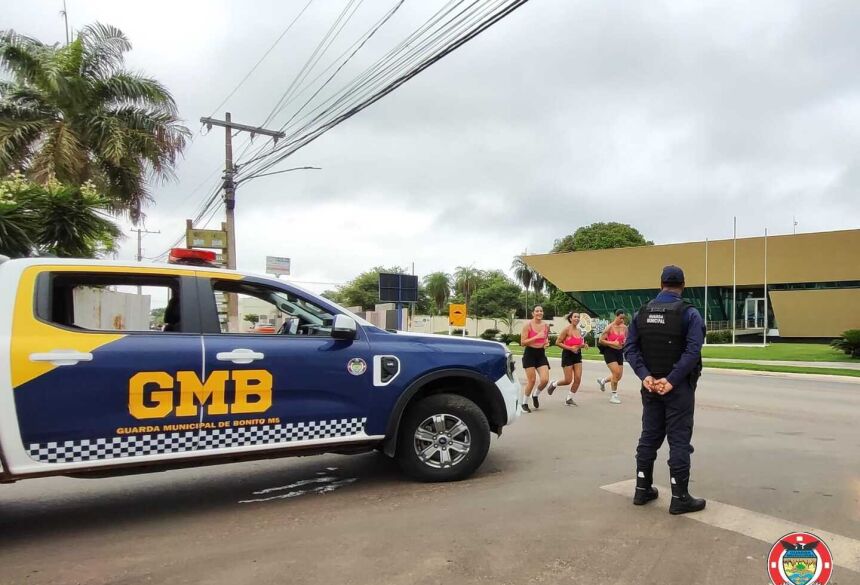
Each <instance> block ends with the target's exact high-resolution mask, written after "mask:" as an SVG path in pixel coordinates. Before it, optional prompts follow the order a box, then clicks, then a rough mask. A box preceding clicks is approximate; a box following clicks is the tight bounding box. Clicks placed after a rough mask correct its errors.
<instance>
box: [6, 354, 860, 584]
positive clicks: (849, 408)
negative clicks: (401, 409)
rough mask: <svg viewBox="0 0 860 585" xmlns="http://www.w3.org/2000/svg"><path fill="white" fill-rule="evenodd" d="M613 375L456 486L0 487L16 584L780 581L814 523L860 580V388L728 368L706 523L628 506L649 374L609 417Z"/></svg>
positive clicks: (839, 580) (376, 461)
mask: <svg viewBox="0 0 860 585" xmlns="http://www.w3.org/2000/svg"><path fill="white" fill-rule="evenodd" d="M556 364H557V361H556ZM553 371H554V372H555V373H559V368H556V369H554V370H553ZM602 371H603V365H602V364H600V363H597V362H592V363H586V364H585V372H586V376H585V378H586V380H585V384H584V385H583V388H582V390H581V391H580V394H579V404H580V406H578V407H566V406H565V405H564V404H563V393H562V392H561V391H558V392H557V394H556V395H555V396H553V397H551V398H549V399H545V400H544V401H543V405H542V407H541V408H540V410H538V411H537V412H534V413H532V414H528V415H524V416H523V417H522V418H521V419H520V420H519V421H518V422H517V424H516V425H514V426H512V427H510V428H508V429H506V430H505V433H504V435H503V436H502V437H501V438H499V439H495V438H494V440H493V445H492V447H491V450H490V454H489V456H488V458H487V460H486V462H485V463H484V465H483V467H482V468H481V469H480V470H479V472H478V474H476V475H475V476H474V477H473V478H472V479H470V480H467V481H463V482H459V483H454V484H418V483H412V482H410V481H408V480H406V479H404V478H403V477H402V476H401V475H400V474H399V472H398V470H397V468H396V467H395V466H394V465H393V464H392V463H391V462H390V461H388V460H387V459H386V458H385V457H384V456H381V455H378V454H365V455H358V456H352V457H347V456H324V457H312V458H303V459H283V460H276V461H265V462H253V463H243V464H232V465H223V466H217V467H208V468H200V469H192V470H181V471H171V472H165V473H156V474H149V475H139V476H130V477H124V478H115V479H99V480H79V479H67V478H51V479H43V480H31V481H28V482H22V483H20V484H15V485H10V486H0V583H2V584H4V585H5V584H13V583H14V584H17V583H27V584H41V583H45V584H48V583H51V584H56V585H59V584H66V583H81V584H107V583H110V584H117V585H119V584H137V583H157V584H161V583H165V584H166V583H170V584H182V583H206V584H231V585H233V584H238V583H255V584H257V583H259V584H270V583H271V584H286V583H289V584H300V583H314V584H316V583H318V584H325V585H330V584H332V583H337V584H348V583H355V584H365V583H367V584H370V583H372V584H382V583H385V584H387V583H392V584H401V583H402V584H412V583H418V584H430V583H445V584H451V583H455V584H460V583H493V584H508V583H511V584H514V583H517V584H519V583H570V584H574V583H576V584H582V583H588V584H589V585H602V584H606V585H609V584H613V585H620V584H627V583H630V584H634V583H635V584H652V583H653V584H657V583H660V584H663V583H677V584H685V585H686V584H707V585H710V584H713V585H716V584H721V585H722V584H725V583H739V584H744V585H746V584H765V583H767V581H768V579H767V576H766V573H765V558H766V556H767V554H768V551H769V550H770V546H771V542H773V541H776V539H777V538H779V537H781V536H783V534H784V533H785V532H788V531H790V530H793V529H794V528H793V527H794V526H797V527H805V526H809V527H814V528H815V529H817V530H820V531H824V532H825V533H826V534H833V535H838V536H834V537H833V538H834V539H838V543H837V546H835V547H833V548H834V557H835V558H834V562H835V563H836V570H835V573H834V578H833V580H831V584H838V585H848V584H860V572H858V571H860V555H858V556H857V557H856V558H850V557H851V556H852V555H853V554H854V552H855V551H860V548H856V549H855V548H852V547H855V546H857V547H860V544H858V541H860V433H858V415H860V384H858V383H856V382H852V381H831V380H826V379H823V378H822V379H821V380H799V379H796V378H790V377H776V376H761V375H739V374H730V373H726V372H722V371H709V372H708V373H707V375H706V376H705V377H704V378H703V380H702V383H701V386H700V389H699V392H698V395H697V400H698V410H697V418H696V429H695V434H694V444H695V447H696V453H695V454H694V459H693V465H694V470H693V483H692V484H691V491H692V492H693V493H694V494H695V495H698V496H701V497H706V498H709V499H710V500H711V501H712V502H714V504H715V505H714V506H713V508H714V509H713V510H711V506H709V510H708V513H709V514H710V515H709V516H703V517H702V518H703V520H702V521H696V520H694V519H693V518H692V517H673V516H670V515H669V514H668V513H667V511H666V509H667V507H668V494H666V493H665V492H661V495H660V498H659V499H658V500H657V501H656V502H654V503H652V504H650V505H648V506H646V507H641V508H640V507H633V506H632V505H631V504H630V501H629V497H628V496H622V495H619V494H618V493H615V492H619V491H620V492H622V493H623V492H625V490H627V489H629V486H627V487H626V486H625V485H624V484H619V483H618V482H623V481H627V480H629V479H630V478H631V477H632V474H633V469H632V468H633V451H634V448H635V444H636V439H637V436H638V430H639V417H640V414H641V405H640V403H639V401H638V397H637V395H636V389H637V384H636V381H635V380H634V379H633V376H632V375H631V374H630V373H629V372H628V374H627V377H626V378H625V380H623V381H622V397H623V403H622V404H621V405H617V406H616V405H611V404H609V403H608V395H605V394H601V393H600V392H599V391H598V390H597V389H596V384H595V383H594V378H595V377H596V376H597V374H598V373H601V372H602ZM665 459H666V454H665V448H664V451H663V452H661V455H660V459H659V461H658V467H657V470H656V473H655V475H656V479H657V482H658V483H659V484H661V485H666V484H667V483H668V477H667V475H668V473H667V471H666V468H665ZM602 486H610V487H608V488H606V489H602ZM613 486H614V487H613ZM619 486H620V487H619ZM717 502H720V503H722V504H725V506H724V507H723V508H722V509H721V508H719V506H718V504H717ZM729 509H730V510H733V512H732V514H734V516H733V520H732V519H730V518H728V517H727V516H726V514H728V512H726V511H725V510H729ZM729 520H732V521H731V522H729ZM720 525H723V526H726V525H731V527H730V528H728V529H727V528H725V527H724V528H720V527H718V526H720ZM774 526H776V528H774ZM782 526H785V527H787V529H786V530H785V531H784V532H782V533H776V532H779V531H780V530H781V527H782ZM769 531H770V532H774V533H773V535H772V537H771V536H769V533H770V532H769ZM762 534H764V535H762ZM770 539H772V540H771V542H765V541H766V540H770ZM825 540H826V539H825ZM846 551H847V552H846ZM839 554H841V555H842V557H841V558H840V556H839Z"/></svg>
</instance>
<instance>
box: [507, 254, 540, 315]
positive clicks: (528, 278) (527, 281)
mask: <svg viewBox="0 0 860 585" xmlns="http://www.w3.org/2000/svg"><path fill="white" fill-rule="evenodd" d="M511 270H513V271H514V277H515V278H516V279H517V280H518V281H519V282H520V284H522V285H523V288H525V289H526V318H528V315H529V287H531V285H532V280H534V277H535V274H536V273H535V271H534V270H532V269H531V267H530V266H529V265H528V264H526V263H525V262H524V261H523V257H522V256H515V257H514V261H513V262H512V263H511Z"/></svg>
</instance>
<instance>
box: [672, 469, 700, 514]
mask: <svg viewBox="0 0 860 585" xmlns="http://www.w3.org/2000/svg"><path fill="white" fill-rule="evenodd" d="M689 483H690V476H689V475H688V476H686V477H683V478H682V477H677V476H676V477H672V503H671V504H670V505H669V513H670V514H687V513H688V512H698V511H700V510H704V509H705V500H704V499H702V498H694V497H693V496H691V495H690V492H688V491H687V487H688V485H689Z"/></svg>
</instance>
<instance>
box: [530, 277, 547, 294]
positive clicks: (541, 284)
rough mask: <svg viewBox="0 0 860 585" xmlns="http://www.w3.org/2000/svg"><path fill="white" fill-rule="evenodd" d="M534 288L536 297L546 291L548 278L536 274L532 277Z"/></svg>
mask: <svg viewBox="0 0 860 585" xmlns="http://www.w3.org/2000/svg"><path fill="white" fill-rule="evenodd" d="M532 287H534V289H535V296H537V295H539V294H540V293H542V292H544V290H546V278H544V277H543V276H542V275H541V274H539V273H537V272H535V273H534V275H533V276H532Z"/></svg>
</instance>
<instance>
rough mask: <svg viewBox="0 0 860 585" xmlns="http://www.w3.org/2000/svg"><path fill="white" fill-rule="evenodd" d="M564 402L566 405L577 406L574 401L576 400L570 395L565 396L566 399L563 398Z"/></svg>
mask: <svg viewBox="0 0 860 585" xmlns="http://www.w3.org/2000/svg"><path fill="white" fill-rule="evenodd" d="M564 403H565V404H567V405H568V406H579V405H578V404H577V403H576V401H575V400H574V399H573V398H571V397H570V396H568V397H567V400H565V401H564Z"/></svg>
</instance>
